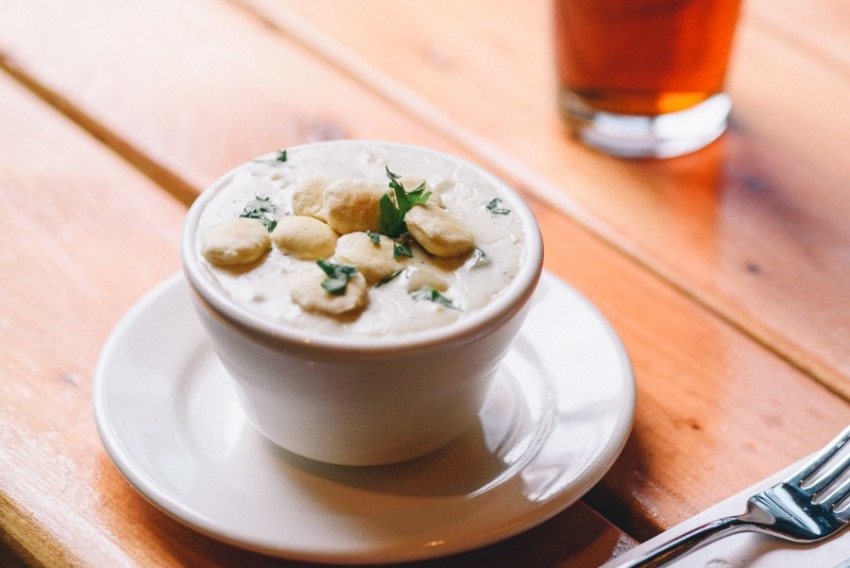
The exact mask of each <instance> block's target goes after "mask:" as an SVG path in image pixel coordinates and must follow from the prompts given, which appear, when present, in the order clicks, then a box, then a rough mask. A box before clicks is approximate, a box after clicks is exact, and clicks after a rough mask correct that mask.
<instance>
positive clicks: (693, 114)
mask: <svg viewBox="0 0 850 568" xmlns="http://www.w3.org/2000/svg"><path fill="white" fill-rule="evenodd" d="M740 4H741V2H740V0H554V22H555V53H556V60H557V69H558V79H559V104H560V107H561V110H562V113H563V115H564V117H565V119H566V120H567V122H568V124H569V126H570V128H571V130H572V131H573V133H574V134H575V135H576V136H578V137H579V138H580V139H581V140H582V141H584V142H585V143H586V144H589V145H591V146H594V147H597V148H599V149H601V150H603V151H605V152H608V153H609V154H614V155H617V156H626V157H671V156H678V155H681V154H685V153H688V152H692V151H694V150H697V149H699V148H702V147H703V146H705V145H707V144H709V143H710V142H712V141H713V140H715V139H716V138H717V137H718V136H720V134H722V133H723V131H724V130H725V129H726V125H727V123H728V118H729V111H730V110H731V101H730V99H729V96H728V95H727V94H726V93H725V92H724V81H725V77H726V68H727V64H728V61H729V54H730V51H731V48H732V39H733V36H734V34H735V27H736V23H737V20H738V13H739V11H740Z"/></svg>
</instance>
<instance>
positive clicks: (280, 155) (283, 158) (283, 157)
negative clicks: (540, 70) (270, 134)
mask: <svg viewBox="0 0 850 568" xmlns="http://www.w3.org/2000/svg"><path fill="white" fill-rule="evenodd" d="M286 159H287V157H286V150H278V152H277V158H276V160H277V161H278V162H285V161H286Z"/></svg>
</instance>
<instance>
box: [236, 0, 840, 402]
mask: <svg viewBox="0 0 850 568" xmlns="http://www.w3.org/2000/svg"><path fill="white" fill-rule="evenodd" d="M241 1H242V2H243V3H244V4H245V5H247V6H249V9H250V10H252V11H254V12H256V13H257V14H259V15H260V17H261V18H262V19H263V20H264V21H266V22H268V23H269V24H270V25H273V26H276V27H277V28H278V29H280V30H281V32H282V33H285V34H287V35H290V36H292V37H296V38H297V39H298V40H299V41H300V42H302V43H303V44H305V45H309V46H311V47H313V48H314V49H316V50H317V51H321V52H323V53H325V54H326V57H327V58H328V59H329V60H330V61H333V62H334V63H336V64H338V65H339V66H341V67H345V68H349V69H351V71H352V74H353V75H355V76H357V78H358V79H359V80H360V81H361V82H364V83H366V84H369V85H371V86H372V87H373V88H374V89H375V90H377V91H380V92H382V93H383V94H385V95H386V96H387V97H388V98H390V99H392V100H395V101H396V103H397V104H399V105H402V106H404V107H405V108H408V109H409V110H411V112H413V113H415V114H418V115H420V116H422V117H423V118H426V119H430V120H432V121H433V120H438V121H439V122H440V123H441V124H442V125H444V126H445V129H444V130H445V131H446V133H447V134H449V135H450V136H451V137H452V138H453V139H455V140H457V141H458V142H460V143H462V144H464V145H465V146H466V147H467V148H468V149H470V150H471V151H473V152H475V153H476V154H477V155H478V156H479V157H480V158H481V159H485V160H488V161H495V162H500V161H501V162H505V166H506V168H507V169H509V170H512V171H514V172H515V173H516V175H517V177H520V178H525V179H528V180H529V187H530V188H531V189H532V191H535V192H536V193H538V194H539V195H541V196H543V197H545V198H546V199H548V200H549V201H550V202H551V203H553V204H556V205H560V206H561V208H562V209H563V210H564V211H565V212H567V213H569V214H570V215H572V216H573V217H574V218H576V219H577V220H579V221H581V222H583V223H585V224H586V225H587V226H589V227H591V228H593V229H594V230H595V231H596V232H598V233H599V234H600V235H602V236H603V237H604V238H605V239H606V240H608V241H610V242H612V243H613V244H615V245H616V246H618V247H620V248H622V249H623V250H625V251H627V252H628V253H629V254H631V255H633V256H634V257H635V258H636V259H637V260H638V261H639V262H641V263H644V264H645V265H647V266H648V267H650V268H651V269H652V270H653V271H655V272H656V273H658V274H659V275H661V276H662V277H663V278H665V279H666V280H668V281H669V282H670V283H672V284H674V285H675V286H677V287H680V288H682V289H683V290H684V291H685V292H686V293H687V294H690V295H692V296H693V297H694V298H695V299H696V300H698V301H699V302H701V303H703V304H704V305H706V306H708V307H709V308H710V309H711V310H713V311H716V312H717V313H718V314H720V315H722V317H724V318H727V319H729V320H730V321H731V322H733V323H734V325H737V326H740V327H741V328H742V329H744V330H745V331H746V332H747V333H748V334H750V335H752V336H753V337H755V338H757V339H758V340H759V341H761V342H763V343H765V344H766V345H768V346H769V347H770V348H771V349H773V350H775V351H777V352H778V353H779V354H780V355H781V356H783V357H786V358H788V359H789V360H790V361H792V362H793V364H795V365H797V366H799V367H800V368H802V369H805V370H806V371H807V372H809V373H811V374H812V375H813V376H814V377H816V378H817V379H818V380H820V381H822V382H823V383H824V384H826V385H828V386H829V387H830V388H832V389H834V390H836V391H838V392H841V393H842V394H843V395H844V396H850V378H848V376H850V349H848V348H847V345H850V305H848V304H847V303H841V302H836V301H835V300H836V298H839V297H841V295H842V293H843V292H844V291H846V290H848V289H850V256H848V255H847V254H846V251H847V249H848V247H850V224H848V223H846V222H845V220H846V219H847V218H848V217H850V199H848V198H847V195H846V191H845V188H846V183H847V182H846V180H847V175H848V172H847V166H846V162H847V160H846V158H845V157H844V153H845V152H844V150H843V149H844V148H846V147H847V146H848V144H850V115H848V113H846V112H840V111H838V109H842V108H843V106H844V101H846V100H848V99H850V80H848V77H850V63H848V62H847V56H846V55H844V56H842V55H841V54H846V53H850V52H848V51H847V50H846V49H842V48H843V47H846V44H847V43H850V41H848V36H850V34H848V33H847V32H846V29H847V26H848V25H850V23H848V22H850V15H848V14H847V7H846V6H843V7H842V6H841V5H840V3H838V2H832V3H828V4H827V6H825V7H824V9H821V10H811V9H807V8H805V6H807V4H805V3H802V2H792V1H790V0H788V1H785V2H783V3H782V4H783V5H787V11H782V10H780V9H778V8H777V6H776V5H775V4H774V3H773V2H771V1H769V0H753V1H751V2H747V3H745V8H746V9H745V11H744V17H743V21H742V25H741V27H740V31H739V34H738V36H739V37H738V42H737V48H736V53H735V56H734V60H733V66H732V72H731V76H730V80H729V87H730V90H731V94H732V96H733V99H734V104H735V113H734V121H733V124H732V128H731V130H730V132H729V133H728V134H727V135H726V136H725V139H724V140H722V141H721V142H719V143H717V144H715V145H714V146H713V147H711V148H708V149H706V150H705V151H703V152H700V153H697V154H695V155H691V156H687V157H683V158H679V159H675V160H665V161H645V162H625V161H621V160H617V159H614V158H610V157H607V156H604V155H602V154H599V153H597V152H594V151H592V150H590V149H587V148H585V147H583V146H581V145H580V144H578V143H576V142H575V141H572V140H568V139H567V138H566V135H565V132H564V131H563V128H562V127H561V123H560V121H559V120H558V116H557V108H556V105H555V101H554V93H555V77H554V66H553V64H552V60H553V55H552V52H551V50H552V47H551V43H552V42H551V34H550V27H551V22H550V15H549V3H548V2H537V3H530V4H529V3H527V2H520V1H518V0H498V1H497V2H491V3H488V5H487V7H486V9H482V7H481V6H479V5H476V4H474V3H469V2H451V1H450V0H443V1H438V2H428V3H423V2H416V1H414V0H402V1H395V0H379V1H376V2H372V3H370V8H371V9H368V10H365V9H361V7H360V6H359V5H357V4H356V3H353V2H345V1H344V0H337V1H329V2H310V1H308V0H287V1H285V2H280V1H278V0H241ZM783 7H785V6H783ZM803 12H805V13H806V16H805V17H804V18H802V21H801V24H802V25H798V24H797V23H796V20H795V16H796V15H799V14H801V13H803ZM842 16H843V19H842ZM777 21H781V22H783V23H784V26H781V25H779V24H777V23H776V22H777ZM387 22H391V23H392V24H391V25H384V24H385V23H387ZM447 22H450V24H447ZM768 22H770V24H769V25H768ZM838 22H841V23H842V24H843V25H844V28H841V27H840V26H841V24H839V23H838ZM789 30H793V33H792V32H791V31H789ZM824 36H825V39H823V38H824ZM800 37H803V38H807V39H806V40H805V41H803V40H800V39H798V38H800ZM470 38H474V41H471V40H470ZM789 38H791V40H792V41H789ZM801 44H802V45H804V46H805V47H806V49H800V48H799V47H798V46H799V45H801ZM387 45H392V46H393V49H392V53H391V54H387V52H386V46H387ZM803 78H805V79H803ZM837 111H838V112H837ZM505 156H510V159H509V160H506V159H505V158H504V157H505ZM812 172H817V177H816V178H815V179H813V178H812Z"/></svg>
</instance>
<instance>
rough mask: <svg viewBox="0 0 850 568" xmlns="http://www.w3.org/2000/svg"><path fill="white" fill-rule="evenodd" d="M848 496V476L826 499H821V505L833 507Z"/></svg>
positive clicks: (849, 494) (849, 492) (849, 483)
mask: <svg viewBox="0 0 850 568" xmlns="http://www.w3.org/2000/svg"><path fill="white" fill-rule="evenodd" d="M848 496H850V478H847V479H845V480H844V481H842V482H841V484H840V485H839V486H838V488H837V489H836V490H835V491H833V492H832V493H831V494H830V496H829V498H828V499H824V500H823V501H821V505H824V506H827V507H834V506H835V505H838V504H839V503H841V502H842V501H844V500H845V499H847V497H848Z"/></svg>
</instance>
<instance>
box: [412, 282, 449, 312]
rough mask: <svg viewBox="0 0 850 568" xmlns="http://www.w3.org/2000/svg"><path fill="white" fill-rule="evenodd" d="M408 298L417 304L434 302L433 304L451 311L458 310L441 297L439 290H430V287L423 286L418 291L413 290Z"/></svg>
mask: <svg viewBox="0 0 850 568" xmlns="http://www.w3.org/2000/svg"><path fill="white" fill-rule="evenodd" d="M410 297H411V298H413V299H414V300H416V301H418V302H426V301H427V302H434V303H435V304H440V305H441V306H446V307H447V308H451V309H453V310H456V309H458V308H457V306H455V305H454V303H452V301H451V300H450V299H448V298H446V297H445V296H443V295H442V294H441V293H440V291H439V290H436V289H434V288H431V287H430V286H423V287H422V288H419V289H418V290H414V291H413V292H411V293H410Z"/></svg>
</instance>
